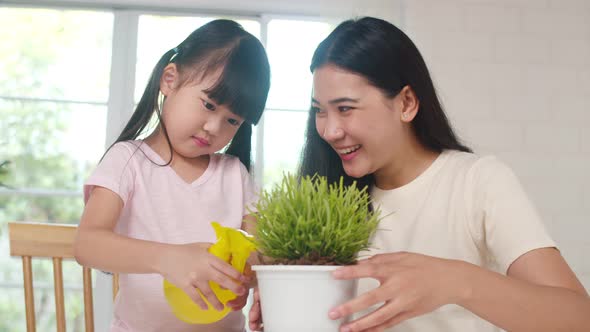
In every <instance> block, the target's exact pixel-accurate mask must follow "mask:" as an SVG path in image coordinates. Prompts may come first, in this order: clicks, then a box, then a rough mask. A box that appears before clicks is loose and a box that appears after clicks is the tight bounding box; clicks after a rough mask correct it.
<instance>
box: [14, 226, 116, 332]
mask: <svg viewBox="0 0 590 332" xmlns="http://www.w3.org/2000/svg"><path fill="white" fill-rule="evenodd" d="M76 229H77V226H76V225H65V224H48V223H31V222H10V223H8V237H9V241H10V255H11V256H20V257H22V262H23V277H24V290H25V307H26V317H27V332H34V331H35V304H34V298H33V270H32V266H31V259H32V258H33V257H45V258H51V259H52V260H53V283H54V291H55V314H56V322H57V331H58V332H62V331H64V332H65V330H66V320H65V307H64V288H63V287H64V286H63V270H62V261H63V259H72V258H74V239H75V237H76ZM82 275H83V280H84V282H83V283H84V323H85V326H86V332H93V331H94V314H93V311H92V274H91V269H90V268H88V267H83V268H82ZM117 290H118V278H117V275H113V297H114V296H115V295H116V294H117Z"/></svg>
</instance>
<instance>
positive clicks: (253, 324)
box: [248, 287, 263, 331]
mask: <svg viewBox="0 0 590 332" xmlns="http://www.w3.org/2000/svg"><path fill="white" fill-rule="evenodd" d="M248 321H249V324H248V326H249V327H250V330H251V331H262V330H263V327H262V308H261V307H260V293H259V291H258V287H256V288H254V303H252V307H251V308H250V313H249V314H248Z"/></svg>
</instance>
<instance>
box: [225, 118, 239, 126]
mask: <svg viewBox="0 0 590 332" xmlns="http://www.w3.org/2000/svg"><path fill="white" fill-rule="evenodd" d="M227 122H229V124H230V125H232V126H239V125H240V121H238V120H236V119H227Z"/></svg>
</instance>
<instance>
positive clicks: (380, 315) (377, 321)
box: [340, 302, 403, 332]
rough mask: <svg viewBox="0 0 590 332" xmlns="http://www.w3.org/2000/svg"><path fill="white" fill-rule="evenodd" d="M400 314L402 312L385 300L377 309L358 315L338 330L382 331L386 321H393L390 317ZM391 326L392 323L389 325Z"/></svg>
mask: <svg viewBox="0 0 590 332" xmlns="http://www.w3.org/2000/svg"><path fill="white" fill-rule="evenodd" d="M397 316H400V318H403V317H401V316H403V313H400V312H399V310H398V308H396V305H395V304H394V303H393V302H387V303H385V304H384V305H383V306H382V307H380V308H379V309H377V310H375V311H373V312H372V313H370V314H368V315H365V316H363V317H360V318H358V319H356V320H354V321H352V322H350V323H347V324H344V325H342V326H341V327H340V331H342V332H344V331H347V332H359V331H363V332H369V331H383V330H384V327H385V326H387V324H388V323H392V324H393V323H395V322H396V321H394V320H393V319H392V318H395V317H397ZM391 326H393V325H391Z"/></svg>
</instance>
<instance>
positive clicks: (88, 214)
mask: <svg viewBox="0 0 590 332" xmlns="http://www.w3.org/2000/svg"><path fill="white" fill-rule="evenodd" d="M122 209H123V201H122V200H121V198H120V197H119V196H118V195H117V194H115V193H114V192H112V191H110V190H108V189H105V188H102V187H96V188H94V190H93V191H92V193H91V196H90V197H89V199H88V202H87V203H86V207H85V209H84V213H83V215H82V219H81V221H80V226H79V227H78V233H77V236H76V241H75V244H74V254H75V257H76V260H77V261H78V263H80V264H81V265H84V266H89V267H93V268H97V269H100V270H104V271H111V272H118V273H158V274H161V275H162V276H163V277H164V278H166V279H167V280H169V281H170V282H172V283H173V284H175V285H177V286H178V287H180V288H182V289H183V290H184V291H185V292H186V293H187V294H188V295H189V296H190V297H191V298H192V299H193V301H194V302H195V303H197V304H198V305H200V306H201V307H202V308H203V309H207V308H208V306H207V304H206V303H205V302H204V301H203V300H202V298H201V296H200V295H199V293H198V292H197V289H199V290H200V291H201V292H202V293H203V295H204V296H205V297H206V298H207V299H208V300H209V302H210V303H211V304H212V305H213V306H215V307H216V308H218V309H219V310H221V309H223V305H222V304H221V302H219V300H218V299H217V296H216V295H215V294H214V293H213V291H212V290H211V288H210V287H209V281H215V282H216V283H218V284H219V285H220V286H222V287H224V288H226V289H230V290H232V291H233V292H234V293H236V294H244V293H246V289H245V288H244V287H243V286H242V285H241V284H239V283H236V282H235V280H238V281H240V282H246V281H248V280H249V278H247V277H245V276H243V275H242V274H240V273H239V272H238V271H237V270H235V269H234V268H233V267H232V266H231V265H229V264H228V263H226V262H224V261H222V260H220V259H218V258H217V257H215V256H214V255H212V254H210V253H209V252H208V251H207V249H208V247H209V246H210V244H208V243H189V244H182V245H175V244H164V243H158V242H153V241H145V240H138V239H132V238H129V237H125V236H122V235H118V234H116V233H115V232H114V228H115V225H116V223H117V220H118V219H119V216H120V214H121V211H122Z"/></svg>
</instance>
